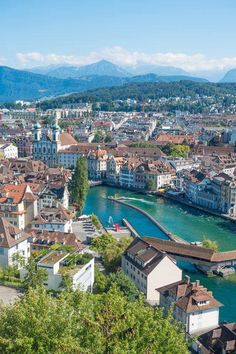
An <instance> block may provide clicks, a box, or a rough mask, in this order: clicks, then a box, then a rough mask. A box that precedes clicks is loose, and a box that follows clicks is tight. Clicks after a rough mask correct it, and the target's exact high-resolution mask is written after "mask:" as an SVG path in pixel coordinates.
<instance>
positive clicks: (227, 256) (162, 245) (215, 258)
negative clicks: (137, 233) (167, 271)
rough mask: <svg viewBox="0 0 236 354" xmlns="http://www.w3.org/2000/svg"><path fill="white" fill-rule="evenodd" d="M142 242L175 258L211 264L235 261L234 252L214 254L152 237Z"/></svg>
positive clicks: (235, 251) (193, 246)
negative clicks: (185, 258) (194, 259)
mask: <svg viewBox="0 0 236 354" xmlns="http://www.w3.org/2000/svg"><path fill="white" fill-rule="evenodd" d="M144 240H145V241H146V242H148V243H150V244H151V245H152V246H153V247H155V248H156V249H157V250H159V251H163V252H167V253H170V254H172V255H176V256H183V257H189V258H196V259H199V260H203V261H206V262H211V263H220V262H225V261H232V260H236V250H233V251H226V252H214V251H213V250H210V249H209V248H205V247H200V246H195V245H191V244H183V243H179V242H174V241H165V240H160V239H157V238H153V237H144Z"/></svg>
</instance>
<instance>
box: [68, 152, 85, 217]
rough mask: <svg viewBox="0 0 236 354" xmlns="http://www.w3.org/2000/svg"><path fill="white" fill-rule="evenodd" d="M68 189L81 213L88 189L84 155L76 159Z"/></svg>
mask: <svg viewBox="0 0 236 354" xmlns="http://www.w3.org/2000/svg"><path fill="white" fill-rule="evenodd" d="M70 189H71V198H72V201H73V202H74V203H76V204H77V209H78V212H79V213H81V212H82V210H83V207H84V203H85V200H86V197H87V194H88V190H89V184H88V163H87V159H86V158H85V157H80V158H79V159H78V161H77V164H76V169H75V173H74V175H73V177H72V182H71V188H70Z"/></svg>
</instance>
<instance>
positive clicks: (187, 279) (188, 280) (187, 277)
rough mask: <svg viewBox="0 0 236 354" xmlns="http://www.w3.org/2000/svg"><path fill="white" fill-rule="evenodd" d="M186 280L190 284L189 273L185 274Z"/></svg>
mask: <svg viewBox="0 0 236 354" xmlns="http://www.w3.org/2000/svg"><path fill="white" fill-rule="evenodd" d="M184 280H185V283H186V284H190V277H189V276H188V275H185V277H184Z"/></svg>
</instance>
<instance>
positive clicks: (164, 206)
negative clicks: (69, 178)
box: [84, 186, 236, 321]
mask: <svg viewBox="0 0 236 354" xmlns="http://www.w3.org/2000/svg"><path fill="white" fill-rule="evenodd" d="M115 195H119V196H123V197H125V201H127V202H128V203H130V204H133V205H135V206H138V207H140V208H142V209H143V210H145V211H147V212H148V213H149V214H151V215H152V216H153V217H154V218H156V219H157V220H158V221H159V222H160V223H161V224H162V225H163V226H165V227H166V228H167V229H168V230H169V231H171V232H173V233H175V234H176V235H179V236H180V237H182V238H184V239H185V240H187V241H201V240H202V239H203V238H204V237H206V238H210V239H212V240H216V241H217V243H218V245H219V248H220V250H221V251H224V250H230V249H236V223H233V222H230V221H227V220H223V219H221V218H218V217H214V216H210V215H208V214H205V213H202V212H200V211H197V210H195V209H192V208H189V207H186V206H181V205H180V204H178V203H175V202H172V201H166V200H164V199H162V198H156V197H153V196H144V195H142V194H136V193H133V192H130V191H124V190H121V189H116V188H111V187H104V186H99V187H94V188H91V189H90V192H89V195H88V198H87V201H86V205H85V209H84V213H86V214H89V213H95V214H97V215H98V217H99V218H100V219H101V221H102V222H103V223H104V224H105V225H108V220H109V217H110V216H111V217H112V218H113V221H114V223H120V224H121V220H122V218H126V219H127V220H128V221H130V223H131V224H132V225H133V226H134V227H135V228H136V230H137V231H138V232H139V233H140V235H141V236H152V237H158V238H162V239H166V236H165V235H164V234H163V233H162V232H161V231H160V230H159V229H158V228H157V227H156V226H154V225H153V224H152V223H151V221H149V220H148V219H147V218H146V217H145V216H144V215H142V214H140V213H138V212H137V211H135V210H132V209H130V208H128V207H126V206H124V205H121V204H118V203H114V202H112V201H109V200H107V197H108V196H115ZM181 267H182V268H183V269H184V270H185V273H187V274H189V275H190V276H191V279H192V280H195V279H199V280H200V281H201V282H202V283H203V284H204V285H205V286H206V287H207V288H208V289H209V290H212V291H213V294H214V296H215V297H216V298H217V299H218V300H219V301H221V302H222V303H224V305H225V306H224V307H223V308H222V309H221V311H220V313H221V316H220V317H221V320H227V321H236V306H235V305H234V299H235V298H236V275H233V276H230V277H227V279H222V278H218V277H213V278H207V277H206V276H204V275H203V274H201V273H199V272H197V271H196V270H195V268H194V267H192V266H189V265H183V264H181Z"/></svg>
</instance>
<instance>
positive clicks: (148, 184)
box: [146, 179, 156, 191]
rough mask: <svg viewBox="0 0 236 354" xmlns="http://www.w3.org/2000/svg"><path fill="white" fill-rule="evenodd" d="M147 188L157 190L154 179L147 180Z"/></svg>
mask: <svg viewBox="0 0 236 354" xmlns="http://www.w3.org/2000/svg"><path fill="white" fill-rule="evenodd" d="M146 190H147V191H155V190H156V187H155V183H154V181H153V180H152V179H148V180H147V184H146Z"/></svg>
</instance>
